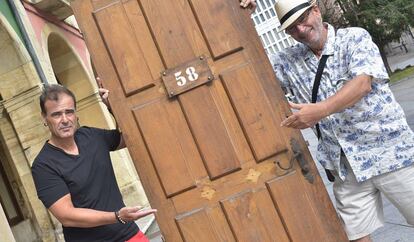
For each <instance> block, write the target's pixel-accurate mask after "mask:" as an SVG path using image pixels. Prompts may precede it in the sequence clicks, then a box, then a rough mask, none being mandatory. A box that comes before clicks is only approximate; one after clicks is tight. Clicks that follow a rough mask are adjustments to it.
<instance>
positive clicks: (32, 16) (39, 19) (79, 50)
mask: <svg viewBox="0 0 414 242" xmlns="http://www.w3.org/2000/svg"><path fill="white" fill-rule="evenodd" d="M22 3H23V5H24V8H25V9H26V13H27V16H28V17H29V20H30V22H31V24H32V26H33V30H34V32H35V35H36V38H37V41H38V43H39V45H40V46H41V47H42V48H43V49H45V50H47V49H48V48H47V46H44V45H45V44H47V43H43V42H42V38H41V34H42V30H43V29H44V28H45V26H46V25H47V24H49V25H50V24H53V25H55V26H56V27H58V28H59V29H60V30H61V31H60V33H63V35H64V39H65V40H66V41H67V42H68V43H70V45H71V46H73V48H74V51H75V52H76V54H77V55H78V56H79V57H80V58H81V61H82V62H83V64H84V65H85V66H86V67H87V68H90V61H89V52H88V49H87V47H86V44H85V41H84V39H83V37H82V35H81V34H80V32H79V31H78V30H77V29H76V28H74V27H72V26H70V25H68V24H66V23H64V22H62V21H60V20H58V19H57V18H56V17H54V16H53V15H50V14H47V13H43V12H41V11H40V10H37V9H36V8H34V7H33V6H32V5H30V4H28V3H25V2H22ZM60 36H61V35H60Z"/></svg>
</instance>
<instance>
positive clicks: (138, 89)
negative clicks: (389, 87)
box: [71, 0, 346, 242]
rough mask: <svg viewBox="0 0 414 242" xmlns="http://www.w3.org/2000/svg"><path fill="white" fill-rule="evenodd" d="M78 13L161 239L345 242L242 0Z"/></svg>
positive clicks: (85, 0) (129, 5)
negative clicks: (288, 119)
mask: <svg viewBox="0 0 414 242" xmlns="http://www.w3.org/2000/svg"><path fill="white" fill-rule="evenodd" d="M71 5H72V7H73V9H74V12H75V16H76V18H77V20H78V23H79V25H80V28H81V30H82V31H83V33H84V36H85V39H86V42H87V45H88V47H89V50H90V52H91V56H92V60H93V62H94V64H95V67H96V70H97V72H98V74H99V76H100V77H101V79H102V80H103V82H104V86H105V87H106V88H108V89H109V90H110V91H111V94H110V102H111V105H112V108H113V109H114V113H115V116H116V118H117V120H118V122H119V125H120V127H121V129H122V131H123V133H124V137H125V139H126V143H127V146H128V149H129V152H130V153H131V156H132V158H133V160H134V163H135V167H136V169H137V171H138V174H139V176H140V178H141V181H142V184H143V186H144V189H145V192H146V194H147V196H148V198H149V201H150V203H151V206H152V207H154V208H157V209H158V214H157V222H158V224H159V226H160V228H161V231H162V234H163V236H164V237H165V239H166V241H168V242H170V241H191V242H192V241H205V242H211V241H246V242H252V241H258V242H263V241H299V242H303V241H317V242H320V241H329V242H332V241H346V236H345V234H344V232H343V230H342V228H341V225H340V222H339V220H338V218H337V216H336V213H335V210H334V208H333V206H332V204H331V202H330V200H329V197H328V195H327V193H326V190H325V188H324V185H323V183H322V181H321V179H320V177H319V176H318V174H317V170H316V168H315V165H314V163H313V161H312V160H311V156H310V154H309V152H308V150H307V148H306V145H305V142H304V141H303V139H302V137H301V135H300V132H298V131H295V130H290V129H287V128H281V127H280V122H281V120H282V118H283V117H285V116H286V115H288V114H289V113H290V111H289V109H288V107H287V102H286V101H285V98H284V95H283V93H282V90H281V89H280V87H279V84H278V81H277V80H276V79H275V75H274V73H273V71H272V68H271V65H270V64H269V62H268V59H267V57H266V55H265V52H264V51H263V48H262V46H261V44H260V42H259V39H258V37H257V34H256V31H255V29H254V26H253V23H252V21H251V19H250V17H249V11H248V10H244V9H241V8H240V7H239V1H238V0H122V1H119V0H72V1H71ZM171 85H172V86H171ZM174 85H175V87H174ZM167 86H169V88H168V89H167V88H166V87H167ZM171 88H172V89H171ZM170 96H171V97H170ZM293 146H295V148H293ZM298 161H299V162H298ZM291 165H292V166H291ZM282 168H283V169H282ZM305 175H306V176H305Z"/></svg>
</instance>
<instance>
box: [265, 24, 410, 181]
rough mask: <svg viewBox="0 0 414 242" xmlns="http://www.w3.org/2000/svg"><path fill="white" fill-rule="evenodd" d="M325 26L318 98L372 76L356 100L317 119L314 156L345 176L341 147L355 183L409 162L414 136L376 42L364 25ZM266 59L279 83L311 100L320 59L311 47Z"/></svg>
mask: <svg viewBox="0 0 414 242" xmlns="http://www.w3.org/2000/svg"><path fill="white" fill-rule="evenodd" d="M327 26H328V37H327V42H326V44H325V46H324V49H323V51H322V54H323V55H330V56H329V58H328V60H327V63H326V66H325V69H324V71H323V74H322V78H321V83H320V87H319V92H318V97H317V101H322V100H325V99H327V98H328V97H330V96H333V95H335V94H336V93H337V92H338V90H339V89H341V88H342V86H343V85H344V84H346V83H347V82H348V81H349V80H351V79H353V78H354V77H356V76H357V75H361V74H366V75H370V76H372V77H373V81H372V90H371V92H370V93H369V94H367V95H366V96H364V97H363V98H362V99H361V100H360V101H358V102H357V103H356V104H355V105H353V106H352V107H350V108H347V109H345V110H344V111H342V112H339V113H334V114H332V115H330V116H328V117H326V118H324V119H322V120H321V121H320V122H319V126H320V130H321V136H322V137H321V139H320V140H319V143H318V152H317V159H318V161H319V162H320V163H321V164H322V165H323V166H324V167H325V168H326V169H330V170H336V171H337V172H338V174H339V176H340V178H341V179H342V180H344V179H345V177H346V175H347V173H348V171H347V168H346V167H345V165H344V164H341V163H340V155H341V148H342V150H343V151H344V154H345V155H346V157H347V159H348V161H349V164H350V166H351V168H352V171H353V172H354V174H355V176H356V178H357V180H358V181H359V182H362V181H365V180H367V179H369V178H371V177H373V176H377V175H380V174H384V173H387V172H391V171H394V170H397V169H399V168H402V167H406V166H409V165H412V164H413V161H414V135H413V132H412V131H411V129H410V127H409V126H408V124H407V121H406V118H405V115H404V112H403V110H402V108H401V107H400V105H399V104H398V103H397V102H396V101H395V98H394V96H393V94H392V92H391V90H390V88H389V86H388V74H387V72H386V70H385V67H384V64H383V61H382V59H381V56H380V53H379V50H378V47H377V46H376V45H375V44H374V43H373V42H372V39H371V36H370V35H369V33H368V32H367V31H366V30H364V29H362V28H345V29H338V30H337V31H336V33H335V30H334V28H333V27H332V26H331V25H329V24H327ZM270 59H271V62H272V63H273V68H274V71H275V73H276V76H277V78H278V79H279V80H280V82H281V85H282V87H283V88H284V89H285V90H291V91H292V92H293V95H294V98H295V100H294V101H295V102H298V103H310V102H311V97H312V86H313V81H314V78H315V74H316V70H317V68H318V63H319V59H318V58H317V57H316V56H315V55H314V54H313V52H312V51H311V50H310V49H309V48H308V47H307V46H306V45H304V44H301V43H298V44H297V45H295V46H293V47H291V48H288V49H285V50H283V51H280V52H278V53H277V54H275V55H273V56H271V58H270ZM313 129H314V132H316V130H315V128H313Z"/></svg>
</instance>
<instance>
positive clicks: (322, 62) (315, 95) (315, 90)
mask: <svg viewBox="0 0 414 242" xmlns="http://www.w3.org/2000/svg"><path fill="white" fill-rule="evenodd" d="M328 57H329V55H323V56H322V57H321V59H320V60H319V65H318V70H317V71H316V75H315V80H314V81H313V87H312V103H316V99H317V98H318V90H319V85H320V84H321V77H322V73H323V69H325V65H326V60H327V59H328ZM315 128H316V133H317V135H318V139H320V138H321V130H320V129H319V124H318V123H316V125H315Z"/></svg>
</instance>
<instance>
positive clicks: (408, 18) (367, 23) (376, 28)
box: [319, 0, 414, 73]
mask: <svg viewBox="0 0 414 242" xmlns="http://www.w3.org/2000/svg"><path fill="white" fill-rule="evenodd" d="M319 2H320V3H319V5H322V10H323V17H324V19H325V20H326V21H328V22H330V23H331V24H333V25H334V26H335V27H337V28H339V27H346V26H354V27H362V28H364V29H366V30H367V31H368V32H369V33H370V34H371V36H372V39H373V41H374V42H375V43H376V44H377V45H378V48H379V50H380V53H381V57H382V59H383V61H384V64H385V67H386V69H387V71H388V73H391V69H390V67H389V64H388V61H387V58H386V56H385V49H384V48H385V46H386V45H387V44H388V43H390V42H392V41H399V39H400V37H401V35H402V33H403V32H405V31H410V28H409V26H414V1H413V0H331V1H329V0H322V1H319ZM329 4H330V5H329ZM323 6H325V8H323ZM338 13H340V14H338Z"/></svg>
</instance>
